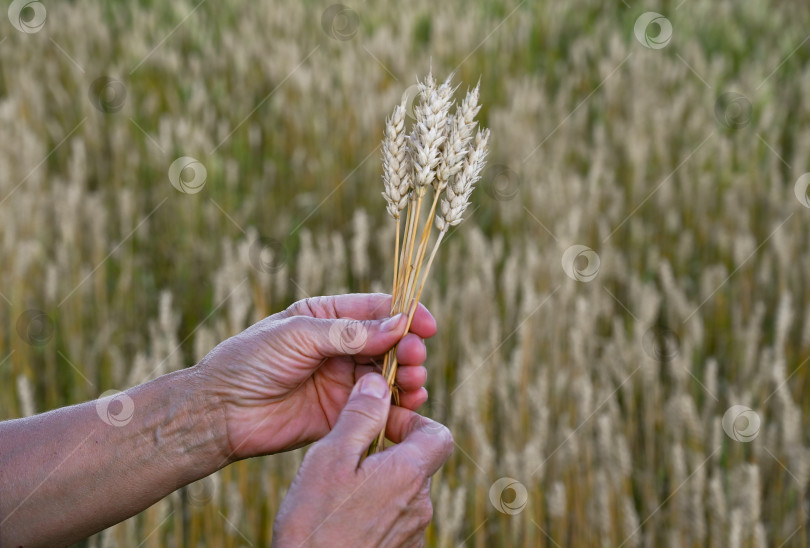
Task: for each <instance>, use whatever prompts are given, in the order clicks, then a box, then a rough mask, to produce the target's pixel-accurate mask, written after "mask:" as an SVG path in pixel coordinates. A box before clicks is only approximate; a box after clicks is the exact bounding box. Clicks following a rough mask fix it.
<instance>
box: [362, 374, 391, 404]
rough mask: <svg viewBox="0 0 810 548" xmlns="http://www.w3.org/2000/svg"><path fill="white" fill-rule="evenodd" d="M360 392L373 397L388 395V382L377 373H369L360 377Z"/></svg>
mask: <svg viewBox="0 0 810 548" xmlns="http://www.w3.org/2000/svg"><path fill="white" fill-rule="evenodd" d="M360 393H361V394H365V395H366V396H374V397H375V398H383V397H386V396H388V383H387V382H385V379H384V378H382V377H381V376H379V375H375V374H373V373H369V374H368V375H365V376H364V377H363V378H361V379H360Z"/></svg>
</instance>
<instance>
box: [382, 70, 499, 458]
mask: <svg viewBox="0 0 810 548" xmlns="http://www.w3.org/2000/svg"><path fill="white" fill-rule="evenodd" d="M452 79H453V76H452V75H450V76H449V77H448V78H447V79H446V80H445V81H444V82H443V83H442V84H440V85H438V86H437V85H436V80H435V79H434V78H433V74H428V76H427V78H425V80H424V82H419V83H418V87H419V96H420V97H421V102H420V103H419V104H417V105H415V107H414V114H415V117H416V121H415V123H414V125H413V128H412V130H411V132H410V134H408V135H407V136H406V133H405V103H404V102H403V103H402V104H400V105H397V107H396V108H395V109H394V112H393V114H392V115H391V117H390V118H388V120H386V124H385V132H384V137H383V143H382V149H383V193H382V194H383V197H384V198H385V201H386V202H387V207H386V210H387V211H388V214H389V215H391V217H392V218H393V219H394V220H395V221H396V236H395V244H394V250H395V251H394V280H393V291H392V299H391V311H390V312H391V314H392V315H394V314H399V313H401V312H407V314H408V323H407V329H406V332H407V330H408V329H410V326H411V322H412V321H413V316H414V314H415V313H416V308H417V306H418V304H419V299H420V298H421V296H422V291H423V290H424V288H425V283H426V282H427V278H428V274H429V273H430V268H431V266H432V265H433V261H434V259H435V258H436V252H437V251H438V249H439V246H440V245H441V243H442V240H443V239H444V236H445V234H447V231H448V229H449V228H450V227H452V226H456V225H458V224H459V223H460V222H461V221H462V216H463V214H464V211H465V210H466V209H467V206H468V205H469V203H470V202H469V200H470V195H471V193H472V190H473V188H474V186H475V183H477V182H478V180H479V179H480V178H481V170H482V169H483V167H484V165H485V163H486V156H487V141H488V139H489V130H487V129H484V130H479V131H478V132H477V133H476V131H475V130H476V126H477V125H478V123H477V122H476V120H475V117H476V115H477V114H478V111H479V110H480V109H481V107H480V106H479V104H478V99H479V85H476V86H475V88H473V89H472V90H470V91H468V92H467V95H466V97H465V98H464V100H463V101H462V102H461V103H460V104H459V105H458V106H457V107H456V109H455V112H454V113H453V114H450V109H451V108H452V106H453V103H454V101H453V94H454V93H455V91H456V89H457V87H453V85H452ZM473 136H475V139H474V141H473ZM431 191H432V193H433V196H432V198H431V197H428V198H426V196H428V194H429V192H431ZM426 199H427V200H430V209H429V211H428V213H427V217H426V218H425V219H422V209H423V205H424V203H425V201H426ZM406 207H407V213H406V219H405V223H404V233H403V234H402V245H400V233H401V232H402V230H403V227H402V223H401V217H402V211H403V210H404V209H406ZM437 207H438V211H437ZM434 224H435V225H436V228H437V229H438V230H439V234H438V235H437V236H436V238H435V241H434V243H433V248H432V250H431V252H430V255H429V257H428V260H427V263H425V256H426V254H427V249H428V247H429V242H430V238H431V232H432V229H433V226H434ZM396 352H397V347H394V348H392V349H391V350H390V351H389V352H388V353H387V354H386V356H385V360H384V362H383V370H382V373H383V376H384V377H385V378H386V380H387V381H388V385H389V387H391V391H392V393H393V395H394V403H397V404H398V403H399V392H398V391H397V389H396V384H395V380H396V373H397V359H396ZM384 439H385V431H382V432H380V434H379V435H378V436H377V439H376V440H375V442H374V443H372V445H371V447H370V448H369V454H372V453H375V452H379V451H381V450H382V449H383V445H384Z"/></svg>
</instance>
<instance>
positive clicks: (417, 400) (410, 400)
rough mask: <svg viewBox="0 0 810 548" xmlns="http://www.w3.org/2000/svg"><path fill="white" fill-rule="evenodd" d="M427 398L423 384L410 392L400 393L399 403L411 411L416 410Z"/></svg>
mask: <svg viewBox="0 0 810 548" xmlns="http://www.w3.org/2000/svg"><path fill="white" fill-rule="evenodd" d="M427 400H428V391H427V388H425V387H424V386H423V387H421V388H418V389H416V390H413V391H411V392H404V393H402V394H400V397H399V405H400V407H404V408H406V409H410V410H411V411H416V410H417V409H419V408H420V407H421V406H422V405H424V404H425V402H426V401H427Z"/></svg>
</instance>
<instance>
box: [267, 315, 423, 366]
mask: <svg viewBox="0 0 810 548" xmlns="http://www.w3.org/2000/svg"><path fill="white" fill-rule="evenodd" d="M285 324H286V325H285ZM406 324H407V318H406V317H405V315H404V314H398V315H396V316H394V317H393V318H385V319H382V320H364V321H359V320H346V319H339V320H335V319H330V320H326V319H320V318H312V317H307V316H293V317H291V318H287V319H285V320H282V321H281V322H279V324H278V325H279V327H280V328H281V331H282V332H283V333H285V334H287V339H286V340H285V343H286V344H287V345H288V347H290V348H291V349H292V350H294V351H297V352H298V353H299V354H301V355H304V356H310V357H313V358H315V359H322V358H331V357H335V356H354V355H361V356H376V355H378V354H382V353H383V352H385V351H387V350H388V349H389V348H391V347H393V346H394V345H395V344H396V343H397V341H399V340H400V339H401V338H402V336H403V334H404V332H405V325H406Z"/></svg>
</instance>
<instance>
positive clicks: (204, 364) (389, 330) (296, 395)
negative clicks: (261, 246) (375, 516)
mask: <svg viewBox="0 0 810 548" xmlns="http://www.w3.org/2000/svg"><path fill="white" fill-rule="evenodd" d="M390 307H391V296H390V295H385V294H352V295H340V296H334V297H316V298H310V299H305V300H302V301H298V302H296V303H295V304H293V305H292V306H290V307H289V308H288V309H287V310H285V311H283V312H280V313H278V314H274V315H272V316H269V317H267V318H265V319H263V320H261V321H260V322H258V323H256V324H255V325H253V326H251V327H250V328H248V329H247V330H245V331H243V332H242V333H240V334H238V335H236V336H234V337H231V338H230V339H228V340H226V341H223V342H222V343H221V344H220V345H218V346H217V347H216V348H214V349H213V350H212V351H211V352H210V353H209V354H208V355H207V356H205V358H203V360H202V361H201V362H200V363H199V365H198V366H197V368H198V371H199V375H200V376H201V377H202V378H203V384H204V385H205V386H206V387H207V388H206V391H207V394H208V396H209V397H214V398H217V399H218V400H219V401H220V402H221V406H220V407H221V408H222V410H223V419H222V420H223V421H224V423H225V425H224V431H225V432H226V433H227V441H228V446H229V449H230V452H231V457H230V458H231V459H232V460H238V459H241V458H247V457H252V456H256V455H264V454H269V453H276V452H280V451H286V450H289V449H294V448H296V447H301V446H303V445H306V444H308V443H311V442H313V441H316V440H318V439H320V438H322V437H323V436H325V435H326V434H327V433H328V432H329V431H330V429H331V428H332V426H333V425H334V424H335V423H336V421H337V418H338V415H339V414H340V411H341V409H343V406H344V405H345V404H346V401H347V399H348V397H349V394H350V393H351V391H352V387H353V386H354V385H355V383H356V382H357V380H358V379H359V378H360V377H361V376H363V375H365V374H367V373H370V372H372V371H374V370H375V369H376V370H377V371H379V370H380V368H381V366H382V363H383V358H384V354H385V352H386V351H387V350H389V349H390V348H392V347H393V346H394V345H395V344H396V343H397V342H398V341H400V339H401V342H400V344H399V347H398V349H397V360H398V362H399V364H400V366H401V367H400V368H399V370H398V372H397V379H396V382H397V385H398V386H399V387H400V389H401V390H402V394H401V399H400V405H402V407H405V408H408V409H416V408H417V407H419V406H420V405H422V404H423V403H424V402H425V401H426V400H427V391H426V390H425V389H424V388H423V385H424V383H425V379H426V377H427V372H426V370H425V368H424V367H423V366H422V363H423V362H424V361H425V357H426V350H425V345H424V343H423V342H422V339H423V338H427V337H432V336H433V335H434V334H435V333H436V322H435V320H434V319H433V316H431V314H430V313H429V312H428V311H427V309H426V308H425V307H424V306H422V305H419V308H418V309H417V311H416V313H415V315H414V319H413V322H412V324H411V327H410V333H408V334H406V335H405V336H404V337H403V334H404V331H405V326H406V324H407V318H406V317H405V316H404V315H402V314H400V315H398V316H395V317H394V318H389V317H388V313H389V310H390ZM369 441H370V440H369Z"/></svg>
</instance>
